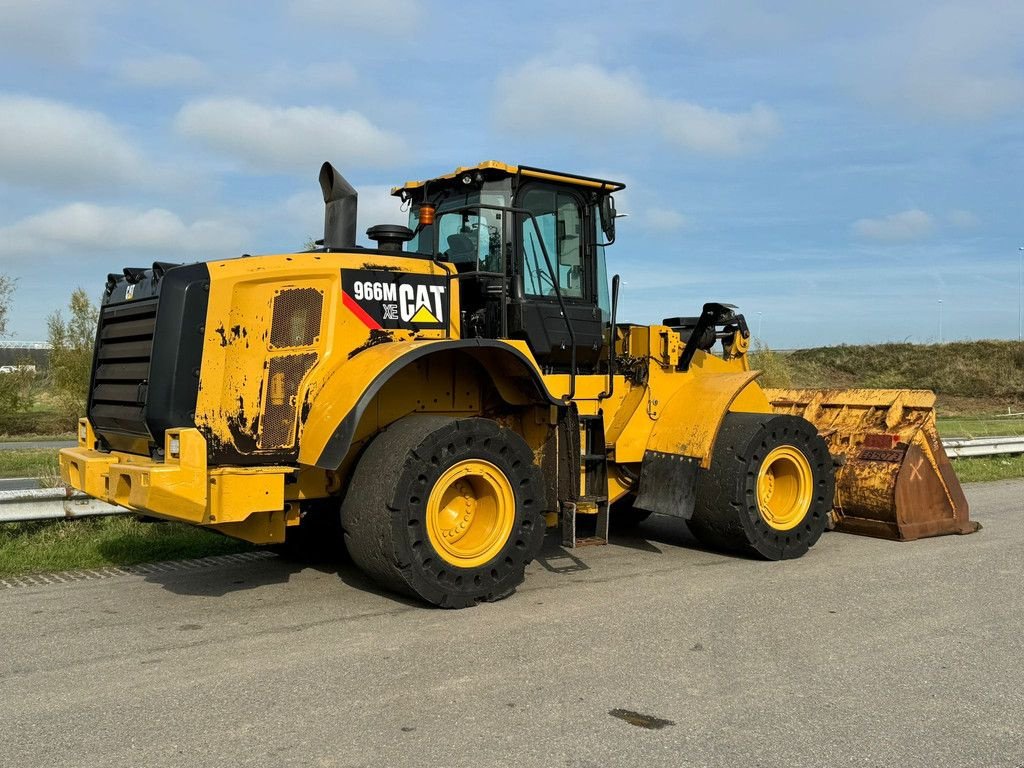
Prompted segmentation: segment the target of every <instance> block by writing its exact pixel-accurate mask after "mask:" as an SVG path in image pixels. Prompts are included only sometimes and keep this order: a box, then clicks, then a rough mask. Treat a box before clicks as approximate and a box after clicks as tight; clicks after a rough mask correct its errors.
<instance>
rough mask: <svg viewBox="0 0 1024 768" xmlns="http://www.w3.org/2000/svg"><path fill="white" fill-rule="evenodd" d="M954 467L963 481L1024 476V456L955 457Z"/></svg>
mask: <svg viewBox="0 0 1024 768" xmlns="http://www.w3.org/2000/svg"><path fill="white" fill-rule="evenodd" d="M953 469H955V470H956V475H957V477H959V478H960V482H961V483H984V482H989V481H991V480H1011V479H1015V478H1018V477H1024V456H978V457H975V458H971V459H954V460H953Z"/></svg>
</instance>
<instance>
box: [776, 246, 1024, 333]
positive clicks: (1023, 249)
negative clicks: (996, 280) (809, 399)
mask: <svg viewBox="0 0 1024 768" xmlns="http://www.w3.org/2000/svg"><path fill="white" fill-rule="evenodd" d="M1021 250H1022V251H1024V248H1021ZM762 314H763V313H762V312H758V313H757V340H758V341H761V315H762Z"/></svg>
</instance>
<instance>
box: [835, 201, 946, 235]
mask: <svg viewBox="0 0 1024 768" xmlns="http://www.w3.org/2000/svg"><path fill="white" fill-rule="evenodd" d="M934 226H935V221H934V219H933V218H932V217H931V216H930V215H929V214H927V213H925V212H924V211H922V210H919V209H917V208H912V209H910V210H907V211H901V212H900V213H893V214H890V215H889V216H882V217H879V218H876V219H858V220H857V221H855V222H854V223H853V231H854V232H855V233H856V234H857V235H859V236H860V237H866V238H869V239H871V240H881V241H883V242H906V241H909V240H917V239H919V238H922V237H925V236H926V235H928V234H929V233H930V232H931V231H932V229H933V228H934Z"/></svg>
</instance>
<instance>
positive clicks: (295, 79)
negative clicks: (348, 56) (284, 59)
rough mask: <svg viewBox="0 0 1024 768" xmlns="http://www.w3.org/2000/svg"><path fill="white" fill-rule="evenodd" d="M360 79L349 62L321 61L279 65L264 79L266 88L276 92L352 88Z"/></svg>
mask: <svg viewBox="0 0 1024 768" xmlns="http://www.w3.org/2000/svg"><path fill="white" fill-rule="evenodd" d="M358 79H359V78H358V75H357V73H356V68H355V67H354V66H352V65H351V64H350V63H348V62H347V61H320V62H315V63H313V64H306V65H304V66H299V67H297V66H294V65H292V64H277V65H275V66H273V67H271V68H270V69H268V70H267V71H266V73H265V74H264V75H263V77H262V80H263V83H264V84H265V85H266V87H267V88H269V89H271V90H274V91H293V90H296V89H302V90H310V91H316V90H333V89H336V88H351V87H352V86H353V85H355V84H356V82H357V81H358Z"/></svg>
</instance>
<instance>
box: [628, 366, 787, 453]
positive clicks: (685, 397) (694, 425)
mask: <svg viewBox="0 0 1024 768" xmlns="http://www.w3.org/2000/svg"><path fill="white" fill-rule="evenodd" d="M760 375H761V372H760V371H743V372H741V373H700V374H697V375H694V376H690V377H689V380H688V381H687V382H686V383H685V384H683V385H682V386H681V387H680V388H679V389H677V390H676V391H675V393H674V394H673V395H672V397H671V398H670V399H669V400H668V402H667V403H665V405H664V406H663V407H662V408H661V410H660V412H659V413H658V419H657V421H655V422H654V427H653V428H652V429H651V434H650V437H649V438H648V440H647V451H648V452H650V451H656V452H659V453H663V454H674V455H678V456H688V457H690V458H691V459H696V460H697V461H698V462H699V463H700V466H701V467H703V468H705V469H707V468H708V467H709V466H711V452H712V450H714V447H715V438H716V437H717V436H718V430H719V427H721V426H722V419H724V418H725V414H726V413H728V412H729V411H730V410H738V411H747V412H751V413H771V412H772V408H771V403H769V402H768V398H767V397H765V396H764V393H763V392H762V391H761V388H760V387H759V386H758V385H757V384H755V383H754V379H756V378H757V377H758V376H760ZM734 404H735V406H736V407H735V408H733V406H734Z"/></svg>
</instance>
